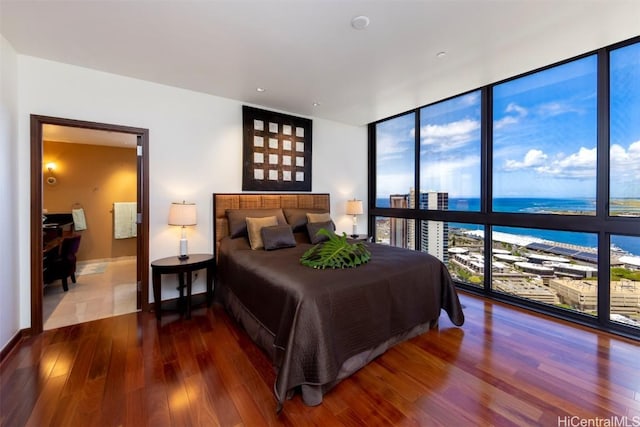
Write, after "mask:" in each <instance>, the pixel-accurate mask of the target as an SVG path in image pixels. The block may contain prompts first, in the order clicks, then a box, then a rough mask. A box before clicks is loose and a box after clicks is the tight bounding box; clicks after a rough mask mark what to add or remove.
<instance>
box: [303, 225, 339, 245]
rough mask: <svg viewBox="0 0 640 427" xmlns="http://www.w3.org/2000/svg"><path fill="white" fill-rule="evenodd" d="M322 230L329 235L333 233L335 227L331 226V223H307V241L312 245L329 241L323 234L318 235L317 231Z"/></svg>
mask: <svg viewBox="0 0 640 427" xmlns="http://www.w3.org/2000/svg"><path fill="white" fill-rule="evenodd" d="M321 228H324V229H326V230H327V231H329V232H330V233H333V232H334V231H335V226H334V225H333V221H325V222H308V223H307V233H308V234H309V240H310V241H311V243H313V244H314V245H315V244H316V243H320V242H324V241H326V240H329V238H328V237H327V236H325V235H323V234H318V231H319V230H320V229H321Z"/></svg>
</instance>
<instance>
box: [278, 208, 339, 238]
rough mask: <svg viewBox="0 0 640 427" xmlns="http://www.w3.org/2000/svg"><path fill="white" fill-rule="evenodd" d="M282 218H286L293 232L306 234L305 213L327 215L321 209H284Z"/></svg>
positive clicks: (325, 211) (324, 210)
mask: <svg viewBox="0 0 640 427" xmlns="http://www.w3.org/2000/svg"><path fill="white" fill-rule="evenodd" d="M282 210H283V211H284V216H285V218H287V222H288V223H289V225H290V226H291V228H293V232H294V233H297V232H300V231H304V232H305V233H306V232H307V229H306V225H307V212H310V213H327V212H328V211H327V210H326V209H322V208H284V209H282Z"/></svg>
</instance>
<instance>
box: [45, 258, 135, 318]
mask: <svg viewBox="0 0 640 427" xmlns="http://www.w3.org/2000/svg"><path fill="white" fill-rule="evenodd" d="M82 264H83V263H78V265H77V268H79V267H81V266H82ZM85 264H86V263H85ZM76 279H77V280H76V283H71V280H69V291H68V292H64V291H63V290H62V283H61V282H60V281H59V280H57V281H55V282H54V283H51V284H50V285H47V286H46V287H45V288H44V299H43V320H44V330H49V329H55V328H59V327H61V326H68V325H74V324H76V323H83V322H88V321H90V320H96V319H102V318H105V317H111V316H116V315H119V314H125V313H132V312H134V311H136V285H135V283H136V258H135V257H126V258H117V259H114V260H108V261H107V268H106V269H105V271H104V272H103V273H99V274H85V275H77V276H76Z"/></svg>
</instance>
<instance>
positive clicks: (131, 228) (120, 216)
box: [113, 202, 138, 239]
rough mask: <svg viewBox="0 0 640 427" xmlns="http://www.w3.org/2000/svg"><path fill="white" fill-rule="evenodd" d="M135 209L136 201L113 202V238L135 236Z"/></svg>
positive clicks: (136, 231) (136, 229) (136, 228)
mask: <svg viewBox="0 0 640 427" xmlns="http://www.w3.org/2000/svg"><path fill="white" fill-rule="evenodd" d="M136 210H137V203H136V202H115V203H114V204H113V238H114V239H128V238H130V237H136V236H137V234H138V226H137V223H136V216H137V212H136Z"/></svg>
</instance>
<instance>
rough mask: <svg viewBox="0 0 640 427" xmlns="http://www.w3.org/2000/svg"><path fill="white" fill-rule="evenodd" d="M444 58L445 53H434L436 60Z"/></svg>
mask: <svg viewBox="0 0 640 427" xmlns="http://www.w3.org/2000/svg"><path fill="white" fill-rule="evenodd" d="M445 56H447V52H445V51H444V50H442V51H440V52H438V53H436V58H444V57H445Z"/></svg>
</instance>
